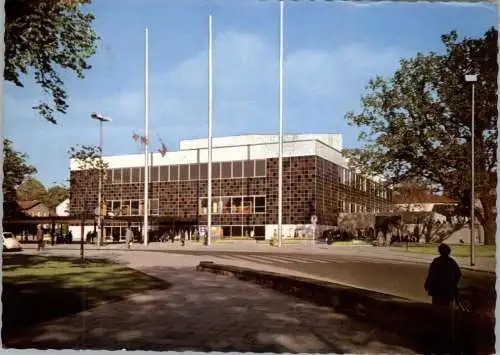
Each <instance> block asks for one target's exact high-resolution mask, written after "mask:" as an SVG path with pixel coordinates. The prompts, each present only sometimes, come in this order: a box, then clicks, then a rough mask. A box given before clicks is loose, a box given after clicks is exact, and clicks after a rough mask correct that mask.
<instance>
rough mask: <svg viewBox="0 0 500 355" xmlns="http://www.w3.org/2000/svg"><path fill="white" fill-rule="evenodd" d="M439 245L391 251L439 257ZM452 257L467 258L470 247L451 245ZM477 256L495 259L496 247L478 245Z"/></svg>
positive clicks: (395, 248) (411, 246)
mask: <svg viewBox="0 0 500 355" xmlns="http://www.w3.org/2000/svg"><path fill="white" fill-rule="evenodd" d="M437 247H438V246H437V245H435V244H424V245H410V246H408V249H407V248H406V246H405V245H402V246H399V247H392V248H391V249H393V250H397V251H408V252H410V253H423V254H432V255H438V250H437ZM450 248H451V256H459V257H460V256H462V257H467V256H469V255H470V246H469V245H463V244H455V245H450ZM475 250H476V255H477V256H483V257H495V255H496V246H495V245H476V246H475Z"/></svg>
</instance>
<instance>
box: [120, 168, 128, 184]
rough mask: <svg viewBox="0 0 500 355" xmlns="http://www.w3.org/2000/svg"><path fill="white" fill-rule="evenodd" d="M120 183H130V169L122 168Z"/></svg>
mask: <svg viewBox="0 0 500 355" xmlns="http://www.w3.org/2000/svg"><path fill="white" fill-rule="evenodd" d="M122 182H123V183H124V184H129V183H130V168H123V169H122Z"/></svg>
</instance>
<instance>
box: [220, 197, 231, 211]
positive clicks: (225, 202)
mask: <svg viewBox="0 0 500 355" xmlns="http://www.w3.org/2000/svg"><path fill="white" fill-rule="evenodd" d="M221 207H222V211H221V212H222V213H231V197H221Z"/></svg>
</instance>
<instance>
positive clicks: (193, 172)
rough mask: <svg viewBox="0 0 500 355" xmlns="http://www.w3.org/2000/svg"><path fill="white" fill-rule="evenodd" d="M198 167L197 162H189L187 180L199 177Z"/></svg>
mask: <svg viewBox="0 0 500 355" xmlns="http://www.w3.org/2000/svg"><path fill="white" fill-rule="evenodd" d="M199 169H200V167H199V165H198V164H191V165H190V166H189V175H190V176H189V180H198V179H199V178H200V171H199Z"/></svg>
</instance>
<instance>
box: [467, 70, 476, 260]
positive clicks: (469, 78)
mask: <svg viewBox="0 0 500 355" xmlns="http://www.w3.org/2000/svg"><path fill="white" fill-rule="evenodd" d="M465 81H466V82H468V83H472V117H471V121H472V122H471V192H470V194H471V197H470V198H471V203H470V265H471V266H474V264H475V260H474V259H475V255H474V243H475V239H474V234H475V233H474V224H475V223H474V208H475V205H476V204H475V202H476V201H475V200H476V199H475V194H474V178H475V176H474V135H475V125H474V89H475V83H476V81H477V75H466V76H465Z"/></svg>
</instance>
